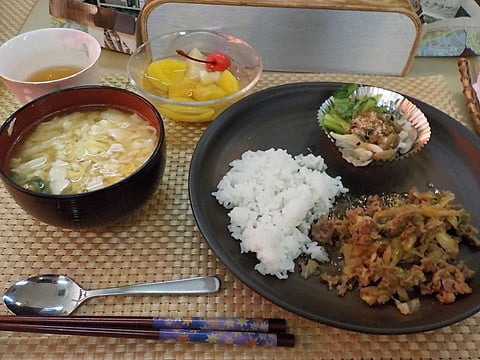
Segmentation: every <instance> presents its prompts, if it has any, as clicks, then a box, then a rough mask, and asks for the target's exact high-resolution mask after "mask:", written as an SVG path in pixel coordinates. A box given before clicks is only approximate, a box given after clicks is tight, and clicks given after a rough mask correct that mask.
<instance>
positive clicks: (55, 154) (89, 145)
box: [10, 108, 159, 194]
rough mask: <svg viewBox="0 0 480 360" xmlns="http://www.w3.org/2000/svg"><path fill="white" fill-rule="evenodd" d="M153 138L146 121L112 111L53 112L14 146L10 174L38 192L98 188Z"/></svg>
mask: <svg viewBox="0 0 480 360" xmlns="http://www.w3.org/2000/svg"><path fill="white" fill-rule="evenodd" d="M158 141H159V134H158V132H157V130H156V129H155V128H154V127H153V126H152V125H151V124H150V123H149V122H148V121H146V120H145V119H143V118H142V117H140V116H139V115H137V114H133V113H128V112H125V111H121V110H118V109H112V108H110V109H101V110H100V109H98V110H88V111H77V112H73V113H68V114H64V115H59V116H56V117H54V118H52V119H51V120H48V121H46V122H42V123H40V124H39V125H38V126H37V127H36V128H35V129H34V130H33V131H32V132H31V133H29V134H28V135H27V136H26V137H25V138H24V140H23V141H21V142H20V143H19V144H17V146H16V148H15V149H14V151H13V154H12V157H11V160H10V176H11V178H12V180H13V181H14V182H15V183H16V184H18V185H20V186H22V187H24V188H26V189H28V190H31V191H37V192H43V193H51V194H79V193H84V192H89V191H93V190H98V189H101V188H104V187H106V186H109V185H112V184H114V183H116V182H118V181H120V180H122V179H124V178H125V177H127V176H129V175H130V174H132V173H133V172H135V171H136V170H137V169H138V168H139V167H141V166H142V164H143V163H145V161H147V159H148V158H149V157H150V156H151V155H152V153H153V152H154V150H155V147H156V145H157V143H158Z"/></svg>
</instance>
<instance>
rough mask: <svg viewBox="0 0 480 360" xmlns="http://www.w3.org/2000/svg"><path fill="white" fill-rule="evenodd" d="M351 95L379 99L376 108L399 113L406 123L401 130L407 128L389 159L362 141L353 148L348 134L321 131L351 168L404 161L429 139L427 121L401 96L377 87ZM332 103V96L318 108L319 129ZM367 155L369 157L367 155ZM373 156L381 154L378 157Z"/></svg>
mask: <svg viewBox="0 0 480 360" xmlns="http://www.w3.org/2000/svg"><path fill="white" fill-rule="evenodd" d="M352 96H379V100H378V105H380V106H386V107H388V108H389V109H391V110H397V111H399V112H400V114H402V115H403V116H402V118H403V119H404V120H405V124H404V125H403V126H402V127H403V128H404V129H405V130H407V129H409V128H410V135H409V138H407V139H406V140H405V141H402V142H401V145H400V147H398V148H396V149H394V151H392V154H391V155H392V156H391V157H390V156H387V154H385V153H380V152H379V153H375V151H373V150H376V148H375V146H374V145H369V144H368V143H364V142H363V143H362V144H361V145H360V147H358V145H352V144H353V143H355V141H353V142H352V135H351V134H348V135H339V134H335V133H334V132H329V131H327V130H326V129H325V128H323V129H324V131H325V133H326V135H327V136H328V137H329V138H330V140H332V141H333V142H334V143H335V145H336V146H337V148H338V149H339V151H340V152H341V154H342V157H343V158H344V159H345V160H346V161H347V162H349V163H351V164H352V165H354V166H366V165H369V164H383V163H385V162H386V161H398V160H401V159H405V158H406V157H408V156H410V155H412V154H415V153H416V152H418V151H420V150H421V149H422V148H423V147H424V146H425V144H426V143H427V142H428V141H429V140H430V135H431V128H430V124H429V123H428V120H427V118H426V117H425V115H424V114H423V112H422V111H421V110H420V109H419V108H418V107H417V106H416V105H415V104H413V103H412V102H411V101H410V100H408V99H407V98H406V97H404V96H403V95H400V94H399V93H396V92H393V91H390V90H387V89H383V88H379V87H374V86H360V87H359V88H358V89H357V90H356V91H355V92H354V93H353V94H352ZM332 103H333V96H331V97H329V98H328V99H327V100H325V102H324V103H323V104H322V105H321V106H320V109H319V110H318V114H317V118H318V122H319V124H320V126H322V118H323V116H324V115H325V113H327V112H328V111H329V110H330V107H331V106H332ZM322 127H323V126H322ZM414 132H416V134H414ZM403 134H405V132H403ZM412 134H414V135H412ZM353 139H354V138H353ZM354 140H355V139H354ZM409 140H410V141H409ZM356 144H358V142H356ZM372 149H373V150H372ZM369 153H371V154H372V155H371V156H369ZM376 154H380V155H379V156H377V155H376Z"/></svg>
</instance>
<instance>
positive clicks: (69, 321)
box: [0, 315, 295, 347]
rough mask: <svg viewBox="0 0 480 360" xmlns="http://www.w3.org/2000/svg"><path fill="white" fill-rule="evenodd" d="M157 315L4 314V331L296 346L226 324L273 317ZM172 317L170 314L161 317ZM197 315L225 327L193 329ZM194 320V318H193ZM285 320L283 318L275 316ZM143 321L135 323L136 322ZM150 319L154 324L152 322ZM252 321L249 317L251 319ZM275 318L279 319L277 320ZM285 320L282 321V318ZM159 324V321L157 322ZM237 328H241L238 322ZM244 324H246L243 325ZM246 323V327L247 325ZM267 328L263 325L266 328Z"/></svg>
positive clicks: (288, 337) (287, 337)
mask: <svg viewBox="0 0 480 360" xmlns="http://www.w3.org/2000/svg"><path fill="white" fill-rule="evenodd" d="M153 319H158V318H147V317H83V316H72V317H60V316H59V317H47V316H15V315H12V316H0V331H13V332H28V333H44V334H60V335H79V336H102V337H116V338H118V337H119V338H141V339H157V340H164V341H169V342H203V343H211V344H232V345H251V346H255V345H259V346H283V347H293V346H294V344H295V336H294V335H292V334H286V333H284V332H279V333H271V332H265V330H264V331H251V330H250V331H237V330H232V328H228V330H225V329H227V328H226V327H225V326H224V323H223V321H226V320H227V321H229V322H231V321H233V322H234V323H235V321H237V322H238V323H243V322H244V320H251V321H252V322H253V321H254V320H255V321H260V322H262V321H264V320H272V319H243V318H240V319H238V318H220V319H202V318H189V319H181V320H180V319H174V320H178V323H177V324H176V325H175V324H174V323H175V321H173V324H174V325H171V324H172V322H171V321H170V322H166V323H169V324H170V325H169V326H174V328H158V327H157V328H153V327H152V326H151V325H152V323H153V321H152V320H153ZM160 319H162V320H168V319H170V318H160ZM195 319H200V320H203V321H205V320H208V321H207V323H209V324H210V325H208V326H209V327H211V328H213V327H215V326H214V325H215V323H217V324H220V325H219V326H218V327H221V328H222V329H224V330H219V329H216V330H212V329H205V328H201V329H193V328H191V327H188V326H191V325H189V323H193V322H194V320H195ZM190 320H192V321H190ZM273 320H283V319H273ZM135 321H138V322H139V325H138V326H135V324H134V322H135ZM148 322H150V325H148ZM180 322H182V323H183V324H185V325H186V326H187V327H186V328H178V327H177V326H179V325H180ZM247 322H248V321H247ZM273 322H275V321H273ZM280 323H282V321H280ZM156 326H158V323H157V325H156ZM233 328H234V329H235V328H237V329H238V327H236V326H235V325H234V326H233ZM241 328H242V327H241ZM246 328H248V326H247V327H243V328H242V329H246ZM263 329H264V328H262V330H263Z"/></svg>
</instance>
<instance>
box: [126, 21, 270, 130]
mask: <svg viewBox="0 0 480 360" xmlns="http://www.w3.org/2000/svg"><path fill="white" fill-rule="evenodd" d="M193 48H197V49H198V50H200V51H201V52H202V53H203V54H209V53H212V52H216V51H219V52H223V53H225V54H227V55H228V56H229V57H230V59H231V61H232V65H231V66H230V68H229V70H230V71H231V72H232V74H233V75H234V76H235V77H236V78H237V79H238V80H239V82H240V91H238V92H236V93H234V94H232V95H229V96H227V97H224V98H220V99H215V100H208V101H178V100H172V99H169V98H168V97H166V96H162V95H160V94H159V93H154V92H152V91H151V90H149V89H147V87H146V86H145V85H144V77H145V72H146V70H147V67H148V65H149V64H150V63H152V62H153V61H156V60H159V59H163V58H167V57H174V56H178V55H177V53H176V50H183V51H185V52H186V53H188V52H189V51H190V50H191V49H193ZM127 73H128V78H129V81H130V83H131V84H132V86H133V87H134V88H135V90H136V91H137V92H138V93H140V94H141V95H142V96H144V97H145V98H147V99H148V100H149V101H150V102H152V103H153V104H154V105H155V107H156V108H157V109H158V111H159V112H160V113H161V114H162V115H163V116H165V117H167V118H169V119H172V120H177V121H185V122H208V121H212V120H214V119H215V118H216V117H217V116H218V114H220V113H221V112H222V111H223V110H224V109H225V108H226V107H228V106H229V105H231V104H233V103H234V102H236V101H238V100H239V99H241V98H242V97H244V96H245V95H246V94H247V93H248V92H249V91H250V90H251V89H252V88H253V87H254V86H255V84H256V83H257V82H258V80H259V78H260V76H261V73H262V59H261V57H260V55H259V54H258V52H257V51H256V50H255V48H253V47H252V46H251V45H250V44H248V43H246V42H245V41H243V40H241V39H239V38H236V37H234V36H231V35H227V34H223V33H219V32H215V31H208V30H189V31H178V32H174V33H168V34H164V35H160V36H158V37H155V38H153V39H151V40H149V41H147V42H145V43H144V44H142V45H141V46H139V47H138V48H137V49H136V50H135V51H134V52H133V54H132V55H131V57H130V59H129V62H128V65H127Z"/></svg>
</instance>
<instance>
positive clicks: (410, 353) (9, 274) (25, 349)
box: [0, 0, 480, 359]
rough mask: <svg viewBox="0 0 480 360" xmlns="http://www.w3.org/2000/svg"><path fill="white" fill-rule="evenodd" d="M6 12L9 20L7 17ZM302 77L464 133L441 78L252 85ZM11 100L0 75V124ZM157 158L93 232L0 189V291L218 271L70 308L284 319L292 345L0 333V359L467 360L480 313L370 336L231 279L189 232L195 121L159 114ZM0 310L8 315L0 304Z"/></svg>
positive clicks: (15, 5) (115, 78)
mask: <svg viewBox="0 0 480 360" xmlns="http://www.w3.org/2000/svg"><path fill="white" fill-rule="evenodd" d="M34 4H35V0H22V1H18V2H17V1H6V0H0V14H1V17H0V19H1V21H2V23H1V24H0V25H1V26H0V41H5V40H6V39H8V38H9V37H11V36H13V35H15V34H16V33H17V32H18V31H19V29H20V27H21V25H22V24H23V22H24V20H25V19H26V17H27V16H28V14H29V13H30V9H31V8H32V6H33V5H34ZM7 14H8V15H7ZM301 81H342V82H361V83H365V84H372V85H377V86H383V87H387V88H390V89H392V90H396V91H399V92H402V93H405V94H407V95H411V96H413V97H416V98H418V99H420V100H422V101H424V102H427V103H429V104H431V105H433V106H435V107H437V108H439V109H440V110H442V111H444V112H445V113H447V114H449V115H450V116H452V117H454V118H455V119H457V120H458V121H460V122H462V123H463V124H465V125H467V126H469V127H470V128H472V126H471V124H470V123H469V120H468V119H466V118H463V117H462V116H461V115H460V113H459V111H458V109H457V108H456V106H455V103H454V100H453V98H452V96H451V94H450V92H449V90H448V87H447V85H446V82H445V80H444V78H443V77H442V76H440V75H439V76H432V77H422V78H398V77H381V76H359V75H355V76H352V75H337V74H328V75H327V74H287V73H265V74H264V75H263V77H262V79H261V81H260V82H259V84H258V86H257V90H258V89H262V88H265V87H269V86H274V85H279V84H284V83H291V82H301ZM102 82H103V83H104V84H108V85H112V86H118V87H127V85H126V84H127V81H126V78H125V76H124V75H116V74H104V75H103V78H102ZM18 106H19V104H18V103H17V101H16V100H15V98H14V97H13V96H12V94H11V93H10V92H9V90H8V89H7V87H6V85H5V83H4V82H1V81H0V115H1V117H0V118H1V119H2V121H3V120H4V119H6V118H7V116H8V115H9V114H11V113H12V112H14V111H15V110H16V109H17V108H18ZM165 125H166V132H167V142H168V162H167V167H166V170H165V176H164V178H163V183H162V185H161V186H160V187H159V189H158V191H157V193H156V194H155V195H154V197H153V198H152V199H151V200H150V201H149V202H148V203H147V204H146V206H145V207H144V208H143V209H142V210H141V211H140V212H139V213H138V214H136V215H135V216H132V217H130V218H129V219H128V220H126V221H124V222H122V223H121V224H118V225H116V226H111V227H108V228H106V229H103V230H102V231H71V230H64V229H60V228H56V227H52V226H48V225H45V224H42V223H40V222H38V221H36V220H34V219H32V218H31V217H30V216H29V215H27V214H25V213H24V212H23V211H22V210H21V209H20V208H19V207H18V206H17V205H16V204H15V203H14V202H13V201H12V200H11V198H10V197H9V195H8V194H7V193H6V191H5V190H4V188H3V186H0V239H1V241H0V284H1V285H0V288H1V289H2V290H3V289H6V288H7V287H8V286H9V285H10V284H11V283H12V282H14V281H16V280H19V279H21V278H23V277H27V276H30V275H37V274H42V273H63V274H68V275H71V276H72V277H74V278H75V279H76V280H77V281H78V282H79V283H80V284H81V285H82V286H83V287H84V288H86V289H94V288H101V287H108V286H117V285H126V284H132V283H138V282H147V281H160V280H170V279H177V278H183V277H189V276H197V275H217V276H218V277H220V278H221V279H222V289H221V291H220V292H219V293H218V294H215V295H209V296H139V297H133V296H123V297H103V298H94V299H91V300H89V301H87V302H86V303H85V304H84V305H83V306H82V307H81V308H80V309H79V310H78V312H77V314H78V315H132V316H133V315H145V316H179V317H182V316H183V317H186V316H205V317H219V316H251V317H284V318H285V319H286V320H287V324H288V326H289V332H291V333H294V334H295V335H296V340H297V341H296V346H295V347H294V348H291V349H290V348H261V347H255V348H250V347H244V346H222V345H207V344H179V343H162V342H156V341H151V340H133V339H109V338H95V337H78V336H53V335H39V334H35V335H32V334H19V333H8V332H2V333H0V358H5V359H12V358H15V359H42V358H45V359H59V358H62V359H69V358H73V359H79V358H80V359H93V358H99V359H143V358H146V359H154V358H159V359H214V358H218V359H360V358H365V359H379V358H392V359H477V358H479V356H480V353H479V351H478V350H477V349H478V348H480V314H477V315H475V316H472V317H470V318H468V319H466V320H464V321H462V322H460V323H457V324H455V325H452V326H449V327H445V328H442V329H438V330H435V331H430V332H426V333H420V334H409V335H394V336H392V335H390V336H381V335H369V334H361V333H353V332H349V331H345V330H340V329H336V328H333V327H329V326H325V325H322V324H319V323H316V322H313V321H310V320H307V319H305V318H302V317H299V316H297V315H294V314H292V313H289V312H288V311H286V310H283V309H281V308H279V307H278V306H276V305H274V304H272V303H271V302H269V301H268V300H266V299H264V298H262V297H261V296H259V295H258V294H256V293H254V292H253V291H252V290H250V289H249V288H248V287H246V286H245V285H243V284H242V283H241V282H240V281H239V280H237V279H236V278H235V277H234V276H233V275H232V274H231V273H230V272H229V271H228V270H227V269H226V268H225V267H224V265H223V264H221V263H220V262H219V260H218V259H217V258H216V257H215V255H214V254H213V253H212V252H211V250H210V249H209V248H208V246H207V244H206V242H205V241H204V240H203V239H202V237H201V234H200V233H199V231H198V229H197V227H196V225H195V221H194V218H193V215H192V213H191V210H190V206H189V199H188V189H187V180H188V166H189V162H190V158H191V155H192V153H193V150H194V146H195V144H196V142H197V141H198V139H199V138H200V137H201V135H202V133H203V131H204V130H205V128H206V126H207V125H206V124H201V125H199V124H184V123H176V122H172V121H168V120H166V124H165ZM0 314H7V310H6V308H5V307H4V306H2V307H1V308H0Z"/></svg>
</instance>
